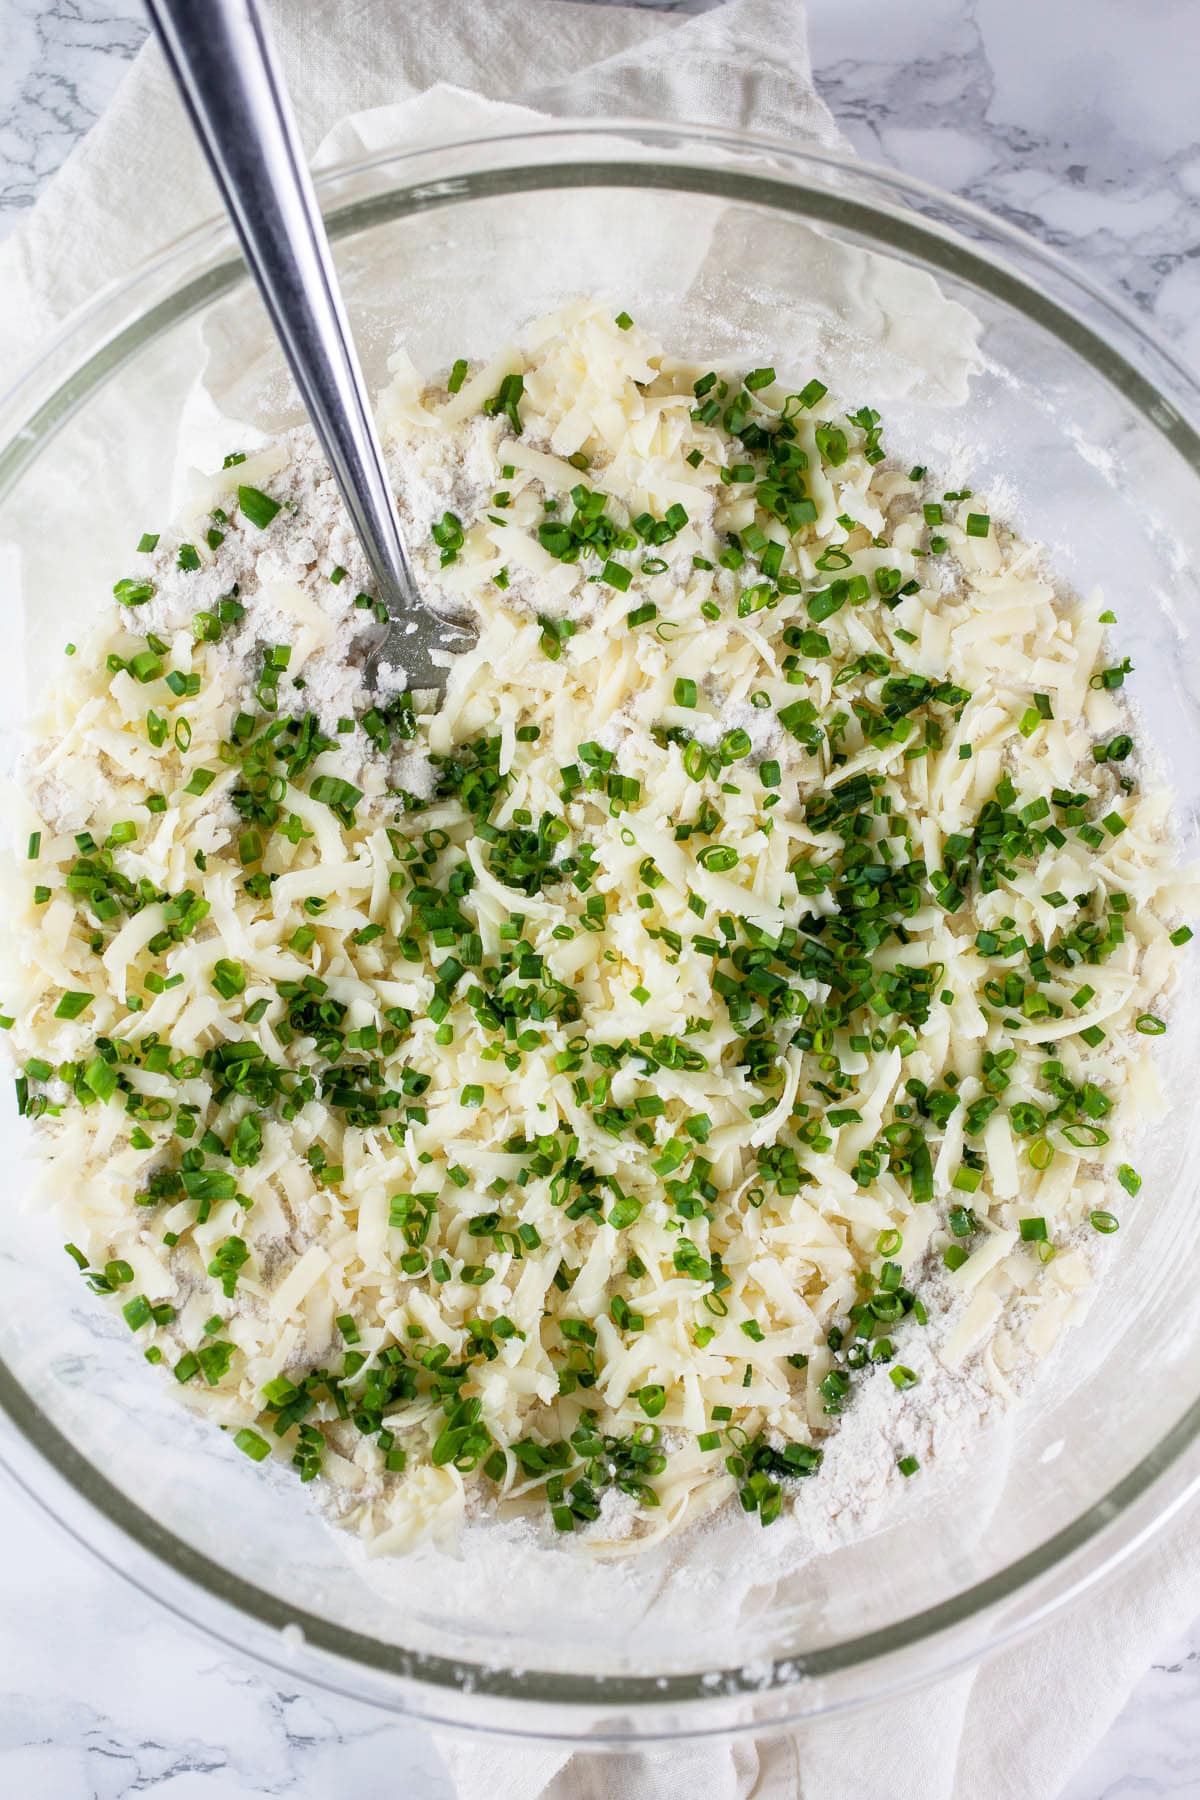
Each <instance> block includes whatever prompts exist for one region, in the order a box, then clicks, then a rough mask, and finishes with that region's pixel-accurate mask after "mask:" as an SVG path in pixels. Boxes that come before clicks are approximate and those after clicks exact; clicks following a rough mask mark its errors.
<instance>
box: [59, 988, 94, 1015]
mask: <svg viewBox="0 0 1200 1800" xmlns="http://www.w3.org/2000/svg"><path fill="white" fill-rule="evenodd" d="M94 999H95V995H94V994H85V993H83V992H81V991H80V990H78V989H72V990H71V991H69V992H68V993H65V994H64V995H63V997H62V999H61V1000H60V1001H59V1003H58V1005H57V1006H56V1007H55V1009H54V1016H55V1018H56V1019H77V1018H78V1017H79V1015H80V1013H81V1012H85V1011H86V1010H87V1008H88V1007H89V1006H90V1005H91V1004H92V1001H93V1000H94Z"/></svg>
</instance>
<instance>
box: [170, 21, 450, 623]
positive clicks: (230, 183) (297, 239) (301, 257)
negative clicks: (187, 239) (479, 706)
mask: <svg viewBox="0 0 1200 1800" xmlns="http://www.w3.org/2000/svg"><path fill="white" fill-rule="evenodd" d="M147 7H148V10H149V13H150V17H151V20H152V21H153V24H154V29H155V31H156V33H157V35H158V39H159V42H160V43H161V45H162V47H163V50H164V52H165V53H166V58H167V62H168V64H169V66H170V69H171V73H172V75H173V76H174V78H175V81H176V83H177V85H178V87H179V91H180V94H181V96H182V98H183V102H184V105H185V106H186V108H187V111H188V113H189V115H190V117H191V121H192V125H193V126H194V128H195V131H196V135H197V137H198V138H199V140H200V144H201V147H202V149H203V151H204V154H205V157H206V158H207V161H208V165H209V168H210V169H211V170H212V173H213V176H214V178H215V180H216V183H217V186H218V188H219V189H220V191H221V197H222V199H223V200H224V202H225V205H226V207H227V208H228V210H229V214H230V217H231V218H232V220H233V223H234V227H235V229H236V231H237V235H238V239H239V241H240V243H241V246H242V251H243V253H244V255H245V258H246V261H247V263H248V264H249V267H250V272H251V274H252V275H253V276H254V279H255V281H256V282H257V284H258V288H259V292H260V293H261V295H262V297H263V301H264V303H265V305H266V308H267V312H268V313H269V314H270V318H271V323H272V325H273V326H274V327H275V331H276V333H277V335H278V337H279V341H280V343H281V344H282V346H283V352H284V355H285V356H286V357H287V361H288V366H289V367H290V369H291V371H292V375H293V376H294V378H295V382H296V386H297V387H298V388H299V390H300V396H301V398H302V400H303V401H304V404H305V406H306V408H307V409H308V415H309V418H310V419H311V421H312V424H313V427H314V429H315V430H316V434H317V437H318V438H319V439H320V442H321V447H322V449H323V450H324V452H325V456H326V459H327V460H328V463H329V466H330V468H331V469H332V471H333V475H334V479H335V480H336V482H337V484H338V487H339V489H340V490H341V495H342V499H343V500H344V501H345V504H346V510H347V512H348V513H349V514H350V518H351V521H352V522H353V525H354V529H355V531H356V532H357V534H358V537H359V541H360V543H361V544H362V547H363V550H364V552H365V554H366V558H367V561H368V563H369V564H370V566H371V570H372V573H373V575H374V578H375V582H376V584H377V586H376V592H377V596H378V598H380V599H381V600H382V601H383V602H384V604H385V605H386V607H387V609H388V612H389V614H390V615H391V616H392V617H393V618H398V617H399V618H403V617H404V615H405V614H408V615H410V616H411V615H412V613H413V611H414V609H419V610H420V613H423V612H424V610H425V609H424V607H423V605H422V602H421V598H420V594H419V592H418V589H417V584H416V581H415V579H414V576H413V570H412V564H411V562H410V561H409V556H408V551H407V549H406V547H405V544H404V539H403V537H402V536H401V533H400V526H399V522H398V520H397V518H396V507H395V501H394V498H393V495H392V491H391V484H390V482H389V481H388V477H387V471H386V468H385V465H384V460H383V451H382V449H381V447H380V443H379V434H378V432H377V431H376V429H375V423H374V420H373V418H372V416H371V407H370V402H369V399H368V396H367V388H366V383H365V382H364V380H363V373H362V368H361V366H360V364H359V360H358V356H357V353H356V351H355V348H354V340H353V338H352V337H351V334H350V325H349V321H348V319H347V317H346V309H345V307H344V305H343V303H342V297H341V294H340V292H339V289H338V283H337V276H336V274H335V272H334V267H333V258H332V256H331V254H330V250H329V239H328V237H327V236H326V234H325V226H324V222H323V220H322V218H321V213H320V209H319V207H318V205H317V197H316V193H315V191H314V188H313V184H312V178H311V177H310V175H309V172H308V164H307V162H306V161H305V157H304V151H303V148H302V146H301V143H300V137H299V133H298V131H297V129H296V121H295V118H294V116H293V113H292V109H291V106H290V103H289V101H288V95H287V89H286V86H285V83H284V79H283V72H282V69H281V68H280V65H279V60H278V57H277V56H276V53H275V50H274V47H273V45H272V43H271V41H270V38H269V36H268V33H267V29H266V24H265V21H264V20H263V18H262V16H261V13H260V11H259V7H258V4H257V0H203V4H200V3H199V0H147Z"/></svg>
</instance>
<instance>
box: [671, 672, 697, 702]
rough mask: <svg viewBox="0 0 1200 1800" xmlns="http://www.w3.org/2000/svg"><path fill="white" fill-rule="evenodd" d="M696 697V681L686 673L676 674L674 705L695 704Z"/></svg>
mask: <svg viewBox="0 0 1200 1800" xmlns="http://www.w3.org/2000/svg"><path fill="white" fill-rule="evenodd" d="M696 698H697V689H696V683H695V682H694V681H692V680H691V679H690V678H689V677H688V676H686V675H679V676H677V677H676V680H675V704H676V706H695V704H696Z"/></svg>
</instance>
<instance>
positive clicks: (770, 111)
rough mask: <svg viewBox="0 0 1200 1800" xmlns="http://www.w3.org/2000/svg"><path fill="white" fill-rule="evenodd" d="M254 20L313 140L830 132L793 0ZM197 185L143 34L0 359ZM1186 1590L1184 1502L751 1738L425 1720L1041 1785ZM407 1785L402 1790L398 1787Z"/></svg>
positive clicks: (1050, 1779) (706, 1796) (752, 1776)
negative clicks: (1021, 1621) (961, 1633)
mask: <svg viewBox="0 0 1200 1800" xmlns="http://www.w3.org/2000/svg"><path fill="white" fill-rule="evenodd" d="M275 12H276V23H277V36H278V38H279V41H280V45H281V49H282V53H283V59H284V63H285V67H286V70H287V73H288V76H289V78H290V79H291V82H292V89H293V93H294V95H295V97H296V100H297V103H298V111H299V114H300V123H301V127H302V130H303V133H304V138H305V142H306V143H307V144H308V145H309V146H311V148H312V150H313V152H314V160H315V161H318V162H320V163H326V164H327V163H330V162H332V161H336V160H338V159H339V158H340V157H342V156H344V155H347V154H351V153H354V152H356V151H360V150H363V149H366V150H368V151H369V150H373V149H377V148H382V147H384V146H388V145H394V144H396V143H398V142H402V143H408V144H410V145H411V144H415V143H418V142H420V141H422V140H423V139H429V140H432V139H437V138H439V137H445V136H449V135H454V134H460V135H461V134H467V133H470V132H471V131H473V130H484V129H488V128H489V127H490V128H497V127H501V126H503V125H505V124H511V123H513V122H514V121H517V120H520V119H524V120H526V121H530V120H531V115H532V116H533V117H534V118H536V115H537V114H539V113H540V114H547V113H549V114H552V115H555V116H558V117H567V116H571V115H579V114H585V115H589V116H595V115H609V116H612V115H618V114H620V115H630V114H640V115H642V116H658V117H662V118H668V119H676V120H687V121H690V122H693V123H701V124H711V125H723V126H738V125H745V126H752V127H754V128H756V129H757V130H759V131H765V132H771V133H776V134H778V135H781V136H790V137H792V138H795V139H800V140H803V141H807V142H815V143H817V144H820V145H823V146H836V145H837V144H839V142H840V141H841V140H840V139H839V135H838V132H837V129H836V127H835V125H834V123H833V120H832V118H831V117H830V115H829V113H828V111H827V110H826V108H825V107H824V105H823V104H822V102H821V101H820V100H819V98H818V97H817V95H816V93H815V91H814V88H813V84H812V78H811V72H810V68H809V62H808V51H807V43H806V37H805V26H804V12H803V6H802V4H801V0H729V3H728V4H727V5H726V6H724V7H722V8H721V9H719V10H718V11H715V12H710V13H706V14H704V15H702V16H701V17H698V18H685V17H680V16H679V15H678V14H674V13H665V12H659V11H648V10H632V9H628V8H619V7H609V6H604V5H590V6H582V5H578V4H571V3H570V0H406V3H405V4H397V3H395V0H287V3H286V4H282V5H279V6H277V7H276V8H275ZM215 208H216V196H215V194H214V191H213V188H212V185H211V182H210V180H209V177H208V174H207V172H206V170H205V168H204V165H203V163H202V161H201V159H200V156H199V153H198V152H197V150H196V149H195V146H194V144H193V143H192V141H191V139H190V135H189V132H188V129H187V126H186V124H185V122H184V119H183V116H182V113H181V111H180V108H179V104H178V101H177V100H176V98H175V95H174V92H173V90H172V89H171V87H170V84H169V81H168V79H167V77H166V74H165V71H164V69H163V67H162V63H161V60H160V58H159V57H158V54H157V52H156V51H155V50H154V49H153V48H148V49H147V50H145V51H144V52H143V53H142V55H141V56H139V58H138V59H137V61H136V62H135V64H134V66H133V68H132V69H131V71H130V73H129V75H128V77H127V78H126V80H125V82H124V84H123V86H122V87H121V89H120V90H119V92H118V94H117V96H116V98H115V100H114V102H113V104H112V106H111V107H110V109H109V111H108V112H107V113H106V114H105V116H104V118H103V119H102V120H101V121H100V123H99V125H98V126H97V127H96V129H95V130H94V131H93V132H92V133H91V135H90V136H89V137H88V138H87V139H85V140H84V142H83V143H82V144H81V145H80V146H79V148H78V149H77V150H76V151H75V152H74V154H73V155H72V156H71V157H70V158H69V160H68V162H67V163H66V164H65V166H64V168H63V169H62V171H61V172H60V173H59V175H58V176H57V177H56V178H55V180H54V181H53V182H52V183H51V184H50V186H49V188H48V189H47V192H46V194H45V196H44V198H43V199H42V200H41V201H40V202H39V204H38V205H37V207H36V208H35V209H34V211H33V213H32V215H31V217H30V218H29V220H28V221H27V222H26V223H25V224H24V225H23V226H22V228H21V229H20V230H19V231H17V232H16V233H15V234H14V235H13V236H12V238H11V239H10V240H9V241H8V242H7V243H6V244H4V245H3V246H0V357H2V361H0V366H2V367H4V368H5V369H6V371H9V372H13V371H15V370H16V369H18V368H19V367H20V366H21V364H22V362H23V361H25V360H26V359H27V358H28V356H29V355H30V353H31V352H32V351H33V349H34V348H35V347H36V345H37V343H38V342H39V341H40V340H42V339H44V338H45V337H46V336H47V335H49V334H50V333H51V332H52V331H53V330H54V328H55V327H56V326H57V325H59V324H60V323H61V322H62V321H63V320H64V319H65V318H66V317H67V316H68V315H69V314H70V313H71V312H73V311H74V310H75V309H76V308H77V307H78V306H80V305H82V304H84V303H85V302H87V301H88V300H90V299H92V298H93V297H94V296H95V294H96V292H97V290H98V288H100V287H101V286H102V285H103V284H104V283H106V282H107V281H109V280H116V279H119V278H122V277H123V276H124V275H125V274H126V273H127V272H128V271H129V269H131V268H132V267H135V266H136V265H137V263H138V262H139V261H141V260H142V259H143V258H145V257H146V256H148V255H150V254H151V253H152V252H154V251H156V250H158V249H160V248H162V247H163V246H164V245H165V244H167V243H169V242H170V241H171V240H172V239H173V238H175V237H177V236H178V235H179V234H180V233H181V232H183V231H186V230H187V229H188V228H189V227H190V226H192V225H194V224H196V223H198V222H199V221H200V220H201V219H203V218H205V217H206V216H208V215H209V214H211V213H212V212H213V211H214V210H215ZM1198 1613H1200V1509H1198V1508H1197V1507H1195V1506H1193V1507H1192V1508H1191V1509H1190V1511H1189V1512H1188V1513H1187V1514H1186V1515H1184V1516H1181V1517H1180V1519H1178V1520H1177V1521H1176V1522H1175V1523H1174V1524H1173V1525H1172V1526H1171V1528H1170V1529H1169V1531H1167V1532H1164V1533H1163V1534H1162V1536H1161V1538H1160V1539H1159V1540H1158V1541H1157V1542H1156V1543H1155V1545H1154V1546H1153V1547H1152V1548H1151V1550H1150V1551H1149V1552H1147V1553H1146V1554H1145V1555H1144V1556H1143V1557H1142V1558H1141V1559H1140V1560H1139V1561H1138V1562H1136V1563H1134V1564H1132V1565H1130V1566H1129V1567H1128V1568H1127V1569H1126V1570H1125V1571H1124V1572H1123V1573H1122V1574H1121V1575H1120V1576H1119V1577H1118V1578H1117V1579H1116V1580H1114V1581H1113V1582H1111V1583H1110V1584H1108V1585H1107V1586H1106V1587H1103V1588H1101V1589H1100V1590H1098V1591H1096V1592H1095V1593H1093V1594H1091V1595H1089V1596H1088V1597H1086V1598H1085V1599H1084V1600H1083V1601H1081V1602H1080V1603H1078V1604H1077V1605H1075V1606H1074V1607H1073V1608H1071V1609H1070V1610H1068V1611H1066V1612H1064V1613H1063V1614H1061V1615H1059V1616H1058V1617H1056V1618H1055V1619H1054V1620H1053V1621H1052V1622H1051V1624H1050V1625H1049V1626H1048V1627H1045V1628H1043V1630H1042V1631H1041V1632H1040V1633H1039V1634H1038V1635H1036V1636H1034V1637H1032V1638H1030V1639H1027V1640H1025V1641H1023V1642H1021V1643H1020V1644H1018V1645H1017V1646H1016V1647H1015V1648H1013V1649H1011V1650H1008V1651H1005V1652H1003V1653H1001V1654H1000V1655H998V1656H995V1657H993V1658H992V1659H991V1660H990V1661H989V1662H988V1663H986V1664H985V1665H984V1666H982V1667H981V1668H979V1669H977V1670H974V1671H967V1672H965V1673H961V1674H958V1675H955V1676H953V1677H952V1678H950V1679H948V1680H946V1681H943V1682H941V1683H940V1684H938V1685H937V1686H935V1687H933V1688H929V1689H925V1690H923V1691H921V1692H918V1693H916V1694H912V1695H909V1696H906V1697H903V1698H901V1699H898V1700H894V1701H891V1702H889V1703H887V1704H885V1705H882V1706H876V1707H872V1708H869V1709H865V1710H862V1711H859V1712H856V1713H851V1714H847V1715H842V1716H839V1717H838V1718H836V1719H833V1720H830V1721H827V1722H824V1723H821V1724H818V1725H814V1726H810V1727H806V1728H805V1729H804V1730H802V1731H800V1732H797V1733H794V1734H791V1735H788V1736H784V1737H776V1738H773V1739H770V1740H768V1741H765V1742H760V1743H758V1744H754V1743H751V1742H750V1741H748V1740H742V1741H738V1742H735V1743H733V1744H724V1745H722V1744H714V1743H711V1742H701V1743H698V1744H692V1745H678V1746H674V1747H663V1746H660V1747H656V1748H654V1749H653V1750H651V1751H649V1752H646V1753H645V1754H637V1755H628V1756H574V1757H572V1756H570V1755H569V1752H568V1751H566V1750H565V1749H559V1748H554V1747H534V1746H530V1747H521V1746H516V1745H513V1744H511V1743H504V1744H499V1743H496V1742H486V1743H476V1742H473V1741H471V1740H469V1739H461V1740H459V1739H456V1740H451V1739H449V1738H443V1739H442V1740H440V1745H441V1749H442V1753H443V1756H444V1758H445V1761H446V1763H447V1766H448V1768H449V1769H450V1771H451V1773H452V1775H453V1777H454V1779H455V1781H456V1783H457V1786H458V1790H459V1793H460V1795H461V1800H477V1797H479V1796H485V1795H486V1796H487V1800H536V1797H537V1796H539V1795H544V1796H545V1800H684V1797H685V1796H692V1795H699V1796H703V1800H749V1797H751V1796H753V1797H754V1800H785V1797H786V1800H863V1797H864V1796H872V1797H873V1796H876V1795H879V1794H883V1793H886V1794H887V1795H888V1796H889V1800H1055V1797H1056V1796H1057V1795H1058V1794H1059V1793H1060V1792H1061V1790H1062V1787H1063V1785H1064V1783H1065V1782H1066V1781H1067V1780H1068V1779H1069V1777H1070V1775H1071V1773H1072V1772H1073V1770H1074V1769H1076V1768H1077V1767H1078V1766H1079V1764H1080V1762H1081V1761H1082V1760H1083V1759H1084V1757H1085V1756H1086V1755H1087V1754H1088V1752H1089V1751H1090V1750H1091V1748H1092V1747H1093V1745H1094V1744H1095V1743H1096V1742H1097V1741H1098V1740H1099V1738H1100V1737H1101V1736H1102V1735H1103V1733H1104V1731H1105V1730H1106V1729H1107V1727H1108V1725H1109V1724H1110V1723H1111V1721H1112V1719H1113V1718H1114V1717H1115V1715H1116V1713H1117V1712H1118V1711H1119V1710H1120V1708H1121V1706H1122V1704H1123V1703H1124V1700H1125V1698H1126V1696H1127V1695H1128V1693H1129V1691H1130V1689H1131V1688H1132V1686H1133V1685H1134V1683H1135V1682H1136V1681H1137V1680H1138V1678H1139V1677H1140V1675H1141V1674H1142V1673H1143V1671H1144V1670H1145V1668H1146V1666H1147V1664H1148V1663H1149V1660H1150V1658H1151V1657H1152V1656H1153V1654H1154V1652H1155V1650H1156V1649H1157V1648H1158V1647H1159V1646H1160V1645H1161V1644H1162V1642H1163V1641H1164V1640H1165V1639H1167V1638H1168V1637H1169V1636H1170V1635H1171V1634H1172V1633H1174V1632H1177V1631H1179V1630H1181V1629H1182V1628H1183V1627H1184V1626H1185V1625H1186V1624H1187V1623H1188V1622H1189V1621H1190V1620H1191V1619H1193V1618H1195V1616H1196V1615H1197V1614H1198ZM417 1800H424V1797H423V1796H421V1797H417Z"/></svg>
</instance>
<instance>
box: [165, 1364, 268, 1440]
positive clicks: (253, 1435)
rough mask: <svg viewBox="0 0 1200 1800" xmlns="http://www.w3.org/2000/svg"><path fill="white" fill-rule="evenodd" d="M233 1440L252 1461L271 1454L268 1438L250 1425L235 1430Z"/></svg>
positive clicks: (177, 1371) (177, 1370)
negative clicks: (260, 1434)
mask: <svg viewBox="0 0 1200 1800" xmlns="http://www.w3.org/2000/svg"><path fill="white" fill-rule="evenodd" d="M175 1373H176V1375H178V1374H179V1367H178V1365H176V1369H175ZM233 1441H234V1443H235V1444H236V1445H237V1447H238V1449H239V1450H240V1451H241V1452H242V1455H243V1456H248V1457H249V1458H250V1460H251V1462H262V1461H264V1459H265V1458H266V1457H268V1456H270V1454H271V1446H270V1444H269V1443H268V1442H267V1440H266V1438H265V1437H260V1436H259V1434H258V1432H257V1431H253V1430H251V1428H250V1426H249V1425H243V1426H242V1429H241V1430H240V1431H238V1432H235V1434H234V1439H233Z"/></svg>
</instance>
